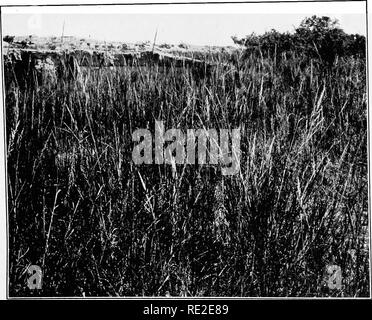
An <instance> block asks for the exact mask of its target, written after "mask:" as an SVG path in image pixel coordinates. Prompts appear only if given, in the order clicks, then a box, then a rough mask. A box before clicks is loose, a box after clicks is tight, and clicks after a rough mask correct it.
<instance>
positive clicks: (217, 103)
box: [5, 53, 369, 296]
mask: <svg viewBox="0 0 372 320" xmlns="http://www.w3.org/2000/svg"><path fill="white" fill-rule="evenodd" d="M240 59H241V60H240V61H239V69H234V68H235V67H233V66H232V65H231V70H235V71H236V70H237V73H236V72H229V69H226V67H224V68H219V67H216V68H214V69H213V70H212V72H211V74H210V75H209V76H208V77H205V78H200V77H198V75H195V74H194V73H193V72H192V70H189V69H187V68H173V67H172V66H170V67H169V68H167V69H162V70H161V71H160V70H159V68H157V66H149V67H133V68H113V69H105V68H103V69H98V70H97V69H90V68H84V69H83V70H82V74H81V77H79V79H77V80H74V81H65V80H63V79H62V78H61V79H56V81H47V82H44V83H38V84H36V85H35V83H34V82H35V81H31V80H32V79H31V78H32V75H29V77H30V79H26V80H27V81H28V83H29V85H27V84H26V86H24V87H22V88H21V87H19V86H18V85H17V84H16V83H15V82H14V81H12V80H11V79H12V77H11V71H12V65H8V67H7V72H6V74H5V82H6V120H7V148H8V152H7V168H8V209H9V211H8V214H9V223H10V230H9V231H10V239H9V241H10V295H11V296H23V295H35V294H38V295H46V296H75V295H77V296H79V295H82V294H83V293H84V294H85V295H86V296H98V295H100V296H107V295H112V296H115V295H118V296H134V295H139V296H142V295H146V296H152V295H154V296H159V295H165V294H166V292H169V293H170V294H171V295H172V296H181V295H183V296H185V295H187V296H330V295H331V296H368V295H369V276H368V274H369V265H368V261H369V255H368V230H367V227H368V215H367V210H368V187H367V183H368V180H367V105H366V79H365V61H364V60H362V59H359V58H353V57H345V58H340V59H338V60H337V61H335V63H334V64H333V65H332V66H330V67H329V66H327V67H324V66H323V65H322V64H320V63H319V62H317V61H316V60H312V59H309V58H306V57H303V56H296V54H295V53H294V54H292V55H291V56H290V57H287V56H285V55H284V56H283V57H282V59H280V60H279V61H277V60H276V59H273V58H270V57H261V58H257V57H256V56H255V55H246V56H245V57H244V59H243V58H240ZM225 63H228V62H227V61H226V62H225ZM27 81H26V82H27ZM31 82H32V85H31ZM155 120H162V121H164V124H165V127H166V128H180V129H183V130H186V128H194V129H198V128H215V129H217V130H218V129H233V128H238V127H240V128H241V151H242V158H241V168H240V172H239V173H238V174H237V175H234V176H222V175H221V172H220V169H221V168H220V167H219V166H211V165H209V166H192V165H177V172H176V173H175V172H174V171H172V167H171V166H169V165H141V166H136V165H134V164H133V162H132V158H131V156H132V155H131V153H132V150H133V147H134V143H133V142H132V137H131V135H132V132H134V131H135V130H136V129H138V128H147V129H149V130H151V131H152V132H154V123H155ZM30 264H36V265H39V266H40V267H41V268H42V270H43V274H44V278H43V288H42V290H41V291H40V292H38V293H34V292H31V291H29V290H28V289H27V286H26V277H27V276H26V269H27V267H28V266H29V265H30ZM330 264H335V265H338V266H340V267H341V269H342V276H343V285H342V289H341V290H333V291H331V290H329V288H328V287H327V285H326V283H325V282H324V275H325V268H326V266H327V265H330Z"/></svg>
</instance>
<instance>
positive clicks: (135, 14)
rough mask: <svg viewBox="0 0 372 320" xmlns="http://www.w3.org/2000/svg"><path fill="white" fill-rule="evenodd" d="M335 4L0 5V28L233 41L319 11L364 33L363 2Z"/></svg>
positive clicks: (288, 26) (290, 25)
mask: <svg viewBox="0 0 372 320" xmlns="http://www.w3.org/2000/svg"><path fill="white" fill-rule="evenodd" d="M335 4H337V3H328V4H327V3H325V4H323V7H316V8H315V6H314V4H312V6H308V5H305V4H304V3H302V4H301V6H296V5H297V4H290V7H289V6H288V4H285V3H282V4H280V3H277V4H269V6H267V5H265V4H260V5H261V6H260V5H259V4H244V5H243V4H240V5H232V4H229V5H223V4H219V5H217V6H213V5H203V6H200V5H199V6H197V7H195V6H191V5H186V6H182V5H177V6H163V7H162V6H160V5H156V6H153V7H151V6H146V7H145V6H138V8H136V6H130V7H129V6H96V7H63V8H62V10H61V8H58V10H57V9H56V8H53V7H48V8H46V7H31V8H30V7H28V8H19V7H18V8H4V11H3V13H2V30H3V34H4V35H31V34H33V35H38V36H61V35H62V30H63V25H64V31H63V32H64V35H66V36H76V37H79V38H84V39H89V38H92V39H96V40H104V41H123V42H129V43H135V42H140V41H146V40H149V41H153V39H154V35H155V32H156V30H157V40H156V42H157V43H159V44H160V43H170V44H179V43H181V42H182V43H188V44H194V45H232V44H233V42H232V40H231V36H237V37H238V38H239V37H244V36H245V35H248V34H250V33H252V32H256V33H258V34H260V33H264V32H265V31H268V30H270V29H272V28H275V29H276V30H278V31H281V32H285V31H290V32H291V31H294V28H295V27H297V26H298V25H299V24H300V22H301V21H302V20H303V19H304V18H305V17H308V16H311V15H313V14H317V15H327V16H329V17H331V18H335V19H338V20H339V23H340V27H341V28H343V29H344V31H345V32H347V33H359V34H365V33H366V31H365V29H366V24H365V14H364V13H363V12H364V11H365V7H364V6H363V3H362V2H359V3H358V2H356V3H354V4H352V3H350V4H349V3H347V2H346V3H345V2H344V3H343V6H339V5H335ZM325 5H326V6H325Z"/></svg>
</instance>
